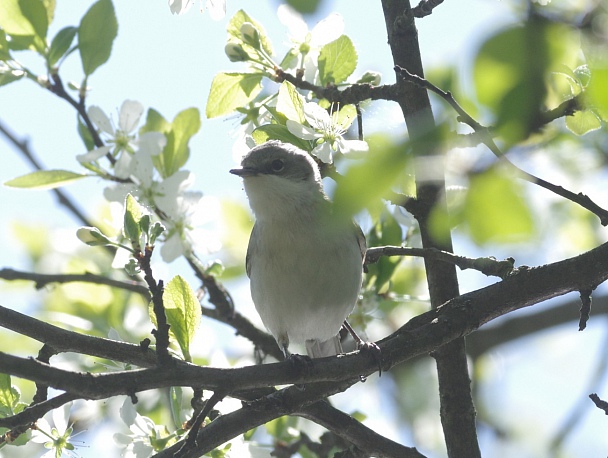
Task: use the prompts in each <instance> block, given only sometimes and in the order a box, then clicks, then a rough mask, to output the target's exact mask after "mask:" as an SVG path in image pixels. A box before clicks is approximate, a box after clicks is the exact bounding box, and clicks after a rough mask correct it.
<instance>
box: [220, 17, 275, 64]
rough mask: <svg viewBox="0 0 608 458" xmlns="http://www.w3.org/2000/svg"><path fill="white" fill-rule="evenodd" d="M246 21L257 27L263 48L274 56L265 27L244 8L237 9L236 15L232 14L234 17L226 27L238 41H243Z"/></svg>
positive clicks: (229, 33)
mask: <svg viewBox="0 0 608 458" xmlns="http://www.w3.org/2000/svg"><path fill="white" fill-rule="evenodd" d="M246 22H249V23H251V24H253V25H254V26H255V28H256V29H257V31H258V33H259V39H260V43H261V45H262V48H263V49H264V51H265V52H266V53H267V54H268V55H270V56H272V54H273V50H272V43H271V42H270V39H269V38H268V36H267V35H266V31H265V30H264V27H263V26H262V24H260V23H259V22H258V21H256V20H255V19H253V18H251V17H250V16H249V15H248V14H247V13H245V11H243V10H239V11H237V12H236V13H235V15H234V16H232V18H231V19H230V22H229V23H228V26H227V28H226V29H227V30H228V35H230V36H231V37H232V38H233V39H234V40H236V41H237V42H243V39H242V36H241V27H242V26H243V24H244V23H246ZM234 40H232V41H234ZM250 49H251V48H250Z"/></svg>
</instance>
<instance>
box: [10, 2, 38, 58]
mask: <svg viewBox="0 0 608 458" xmlns="http://www.w3.org/2000/svg"><path fill="white" fill-rule="evenodd" d="M48 26H49V13H48V12H47V8H46V6H45V4H44V3H43V2H42V1H41V0H2V1H1V2H0V27H1V28H2V29H4V32H5V33H6V34H7V35H10V36H11V37H13V38H14V39H15V44H16V43H19V44H18V49H26V48H28V47H29V48H32V49H35V50H37V51H38V52H39V53H44V50H45V47H46V32H47V29H48ZM12 45H13V43H12V42H11V47H12ZM13 49H15V48H13Z"/></svg>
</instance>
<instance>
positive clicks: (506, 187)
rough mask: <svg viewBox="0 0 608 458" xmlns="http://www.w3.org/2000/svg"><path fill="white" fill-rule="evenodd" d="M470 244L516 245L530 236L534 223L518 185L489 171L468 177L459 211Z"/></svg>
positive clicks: (504, 176)
mask: <svg viewBox="0 0 608 458" xmlns="http://www.w3.org/2000/svg"><path fill="white" fill-rule="evenodd" d="M463 212H464V213H463V217H464V223H465V225H466V227H467V228H468V230H469V232H470V234H471V237H472V239H473V241H474V242H476V243H478V244H480V245H483V244H486V243H490V242H499V243H500V242H502V243H507V242H517V241H521V240H526V239H528V238H529V237H531V236H532V235H533V234H534V220H533V218H532V214H531V211H530V208H529V207H528V204H527V202H526V199H525V198H524V196H523V194H522V192H521V189H520V186H519V183H518V182H516V181H515V180H513V179H511V178H510V177H508V176H506V175H505V174H503V173H500V171H499V170H495V169H490V170H488V171H486V172H484V173H482V174H479V175H475V176H473V177H472V178H471V182H470V186H469V190H468V193H467V195H466V197H465V201H464V208H463Z"/></svg>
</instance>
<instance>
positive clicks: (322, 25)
mask: <svg viewBox="0 0 608 458" xmlns="http://www.w3.org/2000/svg"><path fill="white" fill-rule="evenodd" d="M342 33H344V19H343V18H342V16H340V15H339V14H338V13H332V14H330V15H329V16H327V17H326V18H325V19H323V20H322V21H320V22H319V23H318V24H317V25H315V26H314V27H313V28H312V30H311V31H310V34H311V36H312V38H311V40H310V45H311V46H312V47H320V46H323V45H325V44H327V43H329V42H330V41H334V40H336V39H337V38H338V37H339V36H340V35H342Z"/></svg>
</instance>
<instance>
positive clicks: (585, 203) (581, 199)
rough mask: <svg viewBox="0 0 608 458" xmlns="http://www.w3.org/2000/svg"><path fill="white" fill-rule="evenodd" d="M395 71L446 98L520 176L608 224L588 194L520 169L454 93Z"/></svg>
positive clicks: (607, 215)
mask: <svg viewBox="0 0 608 458" xmlns="http://www.w3.org/2000/svg"><path fill="white" fill-rule="evenodd" d="M395 71H396V72H397V73H398V74H399V75H401V77H402V78H404V79H405V80H406V81H408V82H410V83H413V84H416V85H417V86H419V87H422V88H425V89H428V90H429V91H432V92H434V93H435V94H437V95H439V96H440V97H441V98H442V99H443V100H445V101H446V102H447V103H448V104H449V105H450V106H451V107H452V108H453V109H454V111H456V113H458V115H459V121H460V122H463V123H465V124H468V125H469V126H470V127H471V128H473V130H474V131H475V132H477V133H479V134H480V136H481V139H482V142H483V143H484V144H485V145H486V146H487V147H488V148H489V149H490V151H492V153H494V155H495V156H496V157H497V158H498V159H499V160H500V161H502V162H504V163H505V164H507V165H508V166H509V167H511V168H513V169H514V170H516V171H517V172H518V174H519V176H520V178H522V179H524V180H526V181H529V182H530V183H533V184H536V185H538V186H540V187H542V188H545V189H547V190H549V191H551V192H553V193H555V194H557V195H559V196H561V197H564V198H565V199H568V200H570V201H572V202H574V203H576V204H578V205H580V206H581V207H583V208H585V209H587V210H589V211H590V212H591V213H593V214H594V215H596V216H597V217H598V218H599V219H600V223H601V224H602V226H608V210H605V209H604V208H602V207H600V206H599V205H597V204H596V203H595V202H593V201H592V200H591V199H590V198H589V197H588V196H587V195H585V194H583V193H578V194H575V193H574V192H572V191H569V190H567V189H564V188H563V187H562V186H558V185H555V184H553V183H550V182H548V181H546V180H543V179H542V178H538V177H537V176H535V175H532V174H531V173H528V172H526V171H524V170H522V169H520V168H519V167H517V166H516V165H515V164H514V163H513V162H511V161H510V160H509V159H507V157H506V156H505V155H504V153H503V152H502V151H501V150H500V148H498V146H497V145H496V143H495V142H494V139H493V138H492V136H491V135H490V133H489V129H488V128H487V127H485V126H483V125H481V124H480V123H479V122H477V121H476V120H475V119H473V117H471V115H469V114H468V113H467V112H466V111H465V110H464V109H463V108H462V107H461V106H460V104H459V103H458V102H457V101H456V100H455V99H454V97H453V96H452V94H451V93H450V92H446V91H444V90H442V89H440V88H438V87H437V86H435V85H434V84H432V83H431V82H429V81H428V80H426V79H424V78H421V77H420V76H418V75H414V74H412V73H410V72H409V71H408V70H407V69H405V68H402V67H399V66H396V67H395Z"/></svg>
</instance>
